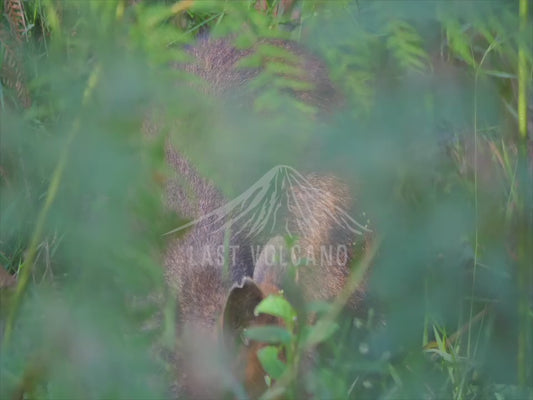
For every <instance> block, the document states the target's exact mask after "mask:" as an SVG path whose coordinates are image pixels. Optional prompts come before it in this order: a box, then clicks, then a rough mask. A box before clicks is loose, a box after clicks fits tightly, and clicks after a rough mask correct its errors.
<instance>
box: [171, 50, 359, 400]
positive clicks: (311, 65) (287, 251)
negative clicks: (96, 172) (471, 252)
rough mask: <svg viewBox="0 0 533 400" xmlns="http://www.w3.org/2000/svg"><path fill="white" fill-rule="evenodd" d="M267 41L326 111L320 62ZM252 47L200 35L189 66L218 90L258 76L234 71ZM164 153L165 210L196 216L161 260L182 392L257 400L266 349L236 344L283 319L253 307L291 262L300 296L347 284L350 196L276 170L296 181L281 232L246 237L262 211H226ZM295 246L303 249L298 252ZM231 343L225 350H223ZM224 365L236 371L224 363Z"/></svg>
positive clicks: (323, 294)
mask: <svg viewBox="0 0 533 400" xmlns="http://www.w3.org/2000/svg"><path fill="white" fill-rule="evenodd" d="M271 43H272V44H274V45H276V46H280V47H282V48H284V49H287V50H288V51H291V52H292V53H293V54H295V55H296V56H297V59H299V60H301V61H298V63H299V65H301V66H302V67H303V69H304V70H305V71H306V75H305V76H304V77H303V79H306V80H309V81H311V82H313V83H314V86H313V89H311V90H309V91H303V92H295V93H294V95H296V96H299V97H300V98H301V99H302V100H304V101H306V102H308V103H311V104H313V105H315V106H317V107H319V108H322V109H325V108H327V106H329V104H331V102H330V101H329V100H330V99H331V98H333V97H336V96H337V95H336V93H335V90H334V87H333V85H332V84H331V82H330V81H329V79H328V77H327V70H326V69H325V66H324V64H323V63H322V62H320V61H319V60H318V59H317V58H316V57H314V56H311V55H309V53H307V52H306V51H304V50H302V49H301V48H300V47H299V46H298V45H297V44H295V43H292V42H286V41H275V42H271ZM251 51H253V50H247V51H241V50H237V49H235V48H234V47H233V46H232V45H231V43H230V42H229V41H226V40H221V39H220V40H210V39H203V40H201V41H200V43H199V44H198V45H197V46H195V47H193V48H191V49H190V53H191V54H192V55H193V57H194V60H195V61H194V62H193V63H192V64H190V65H188V66H187V67H186V69H187V70H188V71H191V72H194V73H195V74H197V75H198V76H200V77H201V78H203V79H205V80H206V82H207V83H208V87H209V88H210V90H211V91H212V93H213V94H215V95H216V94H220V93H223V92H224V91H227V90H231V89H232V88H236V87H239V86H241V85H243V84H245V83H246V82H247V81H248V80H250V79H252V78H253V77H254V76H255V75H257V74H258V70H256V69H253V70H248V71H247V70H242V69H237V68H236V63H237V62H238V61H239V60H240V59H242V58H243V57H244V56H246V55H248V54H250V52H251ZM326 104H327V106H326ZM167 159H168V161H169V163H170V164H171V166H172V167H173V168H174V169H175V171H176V172H177V178H176V179H174V180H172V181H171V182H169V184H168V195H167V197H168V202H169V206H170V208H171V209H173V210H174V211H176V212H177V213H178V214H179V215H181V216H184V217H186V218H188V219H190V220H194V223H192V224H190V226H189V227H188V229H185V230H184V233H183V234H182V235H179V237H176V238H174V239H173V240H172V242H171V244H170V245H169V247H168V251H167V254H166V261H165V264H166V279H167V282H168V284H169V286H170V287H171V288H172V289H173V290H174V291H175V293H176V296H177V299H178V309H179V317H178V335H179V336H178V341H179V344H180V345H179V350H178V355H177V358H178V359H177V362H176V364H177V369H178V370H179V372H178V375H179V384H178V387H177V388H176V390H177V391H178V393H182V394H185V395H186V396H189V397H193V398H216V397H219V396H221V395H222V394H223V393H224V392H228V391H230V392H233V393H234V394H238V391H239V388H242V387H244V390H245V391H246V393H247V395H248V396H250V397H252V398H255V397H258V396H259V395H260V394H261V393H262V392H263V391H264V390H265V389H266V383H265V372H264V371H263V369H262V368H261V365H260V363H259V360H258V358H257V355H256V351H257V350H258V349H259V348H260V347H261V346H262V345H261V344H260V343H247V344H246V345H244V346H243V347H241V348H240V349H235V348H233V347H232V346H231V343H235V342H236V341H237V342H238V341H239V340H238V339H239V338H240V337H242V336H241V335H242V332H243V329H245V328H247V327H250V326H254V325H265V324H273V323H274V324H276V323H279V322H278V321H277V320H276V318H274V317H270V316H267V315H263V314H262V315H259V316H256V315H255V314H254V309H255V307H256V306H257V305H258V304H259V303H260V302H261V300H262V299H263V298H265V297H266V296H268V295H269V294H274V293H278V292H279V290H280V289H285V288H286V287H285V282H286V276H287V274H286V272H287V270H288V266H289V265H293V264H302V265H301V266H300V267H298V272H297V276H296V279H295V281H296V284H297V286H299V287H300V288H301V292H302V297H303V299H304V300H331V299H333V298H334V297H335V296H336V295H337V294H338V293H339V292H340V290H341V289H342V288H343V286H344V283H345V281H346V278H347V277H348V274H349V272H350V264H351V260H352V256H353V252H354V248H355V247H354V245H355V242H357V241H359V242H361V241H362V240H364V237H363V235H362V232H363V231H365V228H364V227H361V226H359V225H357V224H356V223H355V221H353V220H351V219H350V218H349V216H348V215H347V214H346V213H345V211H344V210H348V209H349V208H350V196H349V190H348V188H347V187H346V186H345V185H344V184H343V183H341V182H340V181H338V180H337V179H335V178H333V177H321V176H317V175H308V176H306V177H303V176H302V175H299V174H298V173H297V172H296V171H294V170H292V169H291V168H289V167H283V168H281V167H280V168H281V169H280V170H277V171H276V174H277V175H276V179H272V180H273V181H276V182H278V178H279V176H285V175H283V174H293V175H294V176H293V178H294V179H296V183H297V184H291V185H285V186H283V187H284V188H285V192H286V193H285V197H283V198H284V199H287V201H286V212H285V214H284V215H283V216H284V217H285V220H286V223H283V224H281V225H280V226H282V227H283V228H284V229H280V230H279V231H276V232H268V233H267V234H265V233H264V232H262V233H260V234H257V235H254V234H250V232H251V230H252V231H253V229H251V228H250V227H253V226H260V225H261V224H260V223H259V224H257V223H256V222H261V221H255V220H253V218H257V215H258V214H254V215H255V217H250V215H248V214H244V215H243V214H242V213H240V211H239V210H242V208H239V207H233V208H232V207H229V204H232V203H226V202H225V200H224V197H223V196H222V194H221V193H220V192H219V191H218V190H217V189H216V187H215V186H214V185H213V184H212V183H211V182H209V181H208V180H206V179H204V178H203V177H201V176H200V175H199V173H198V172H197V171H196V170H195V169H194V168H193V167H192V166H191V165H190V163H189V162H188V161H187V159H186V158H185V157H184V156H183V155H182V154H181V153H180V152H179V151H177V150H176V149H174V148H171V147H168V148H167ZM293 182H295V181H294V180H293ZM264 197H267V196H264ZM269 199H270V200H271V199H272V198H271V197H269ZM253 200H255V199H252V201H251V202H250V203H253ZM275 201H280V198H279V197H278V198H276V200H275ZM275 205H276V204H274V206H275ZM263 206H264V204H263ZM268 206H272V204H267V207H264V208H263V209H272V208H269V207H268ZM274 208H275V209H276V210H277V209H278V208H279V207H274ZM236 209H237V211H236ZM239 213H240V214H239ZM254 232H255V231H254ZM287 234H290V235H292V236H293V237H295V238H296V241H295V243H296V246H294V247H291V246H288V245H287V244H286V240H285V238H284V236H286V235H287ZM269 235H270V236H269ZM296 247H298V248H299V251H300V253H296V252H294V251H293V250H294V249H295V248H296ZM339 248H340V249H341V250H339ZM254 249H255V251H254ZM324 249H325V250H324ZM324 251H325V252H326V254H325V255H324V253H323V252H324ZM339 253H340V255H339ZM276 254H277V256H278V258H276ZM279 257H281V258H284V259H285V261H284V262H281V261H280V260H279ZM339 257H340V258H339ZM355 297H357V296H355ZM355 297H354V298H355ZM354 304H355V301H354V302H353V303H352V305H354ZM227 347H229V348H230V349H229V351H222V350H224V349H225V348H226V350H228V349H227ZM228 353H231V354H232V355H231V356H229V355H228ZM217 362H218V363H217ZM228 363H229V364H228ZM227 365H230V366H231V368H227V367H226V368H224V367H221V366H227ZM241 390H242V389H241Z"/></svg>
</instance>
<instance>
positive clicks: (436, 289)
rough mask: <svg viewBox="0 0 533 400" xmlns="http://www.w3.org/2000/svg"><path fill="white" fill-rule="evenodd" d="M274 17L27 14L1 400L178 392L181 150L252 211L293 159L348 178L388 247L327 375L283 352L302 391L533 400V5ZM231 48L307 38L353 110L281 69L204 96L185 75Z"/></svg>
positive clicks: (60, 8) (191, 10)
mask: <svg viewBox="0 0 533 400" xmlns="http://www.w3.org/2000/svg"><path fill="white" fill-rule="evenodd" d="M254 3H255V2H254V1H206V0H201V1H200V0H198V1H188V0H182V1H179V2H171V1H164V0H161V1H124V0H107V1H100V0H94V1H93V0H85V1H82V2H73V1H61V0H32V1H9V0H5V2H4V5H3V8H0V9H1V10H2V20H1V25H0V78H1V84H0V118H1V119H0V134H1V142H0V156H1V158H0V190H1V195H0V196H1V197H0V216H1V220H0V263H1V265H0V268H3V269H4V270H6V271H8V272H9V273H10V274H16V275H17V284H16V285H15V286H14V287H11V288H7V289H3V288H0V291H1V293H0V301H1V310H0V332H1V337H2V348H1V354H0V397H1V398H33V397H38V398H51V399H54V398H160V397H166V396H168V393H169V392H168V388H169V386H170V384H171V382H172V381H173V379H174V377H173V376H172V374H173V371H174V367H173V366H170V365H169V363H168V360H166V359H165V357H162V356H161V351H158V350H156V349H162V348H164V349H172V348H173V346H175V340H174V337H175V335H174V316H173V314H174V313H173V310H174V307H175V305H174V303H173V300H172V297H171V296H166V291H167V289H166V287H165V284H164V279H163V269H162V267H161V265H162V258H163V251H164V246H165V240H166V237H164V236H163V234H164V233H165V232H168V231H169V230H171V229H172V228H174V227H175V226H176V224H177V223H178V221H179V216H173V215H170V213H169V212H168V211H166V210H165V200H164V194H163V192H164V190H163V189H164V180H165V178H166V177H167V176H169V175H170V174H171V173H172V172H171V171H169V168H168V167H167V166H166V164H165V159H164V145H165V141H167V140H171V141H172V143H174V145H175V146H177V147H178V148H180V149H181V150H182V151H183V152H184V153H186V154H187V155H188V157H189V158H190V159H191V160H192V161H193V162H194V164H195V165H197V166H198V168H199V170H200V171H201V172H202V174H204V175H205V176H208V177H210V178H211V179H213V180H214V181H215V182H216V183H217V185H218V186H219V187H220V188H221V189H222V190H223V191H224V193H225V194H226V195H227V196H228V197H230V198H232V197H234V196H235V195H238V194H239V193H241V192H243V191H244V190H245V189H246V188H248V187H249V186H250V185H251V184H253V183H254V182H255V180H256V179H257V178H259V177H260V176H262V174H263V173H264V172H266V171H267V170H269V169H270V168H272V167H273V166H275V165H278V164H287V165H291V166H293V167H294V168H296V169H298V170H301V171H317V172H322V173H333V174H335V175H338V176H339V177H341V178H342V179H343V180H344V181H346V182H348V183H349V185H350V187H351V188H352V191H353V194H354V197H355V199H356V209H354V210H352V211H353V213H354V214H353V215H358V216H360V215H363V214H362V210H364V216H365V218H369V220H370V226H371V227H372V229H373V231H374V232H375V233H376V237H378V238H379V241H377V243H379V245H378V247H377V248H376V252H375V256H374V257H373V259H372V260H370V262H371V265H372V266H371V273H370V275H369V278H368V299H367V301H366V304H367V306H366V308H367V310H366V311H367V312H364V313H362V314H364V315H362V316H358V317H357V318H353V317H352V316H350V315H345V316H344V315H342V314H341V315H342V316H340V317H338V315H336V314H338V313H336V314H335V315H334V317H335V318H333V319H334V321H332V320H331V318H329V319H328V318H326V319H325V321H326V320H327V321H328V322H327V324H325V325H323V326H322V330H320V329H315V331H316V332H318V333H316V334H315V335H316V336H315V338H314V339H312V340H314V342H313V345H314V344H316V343H321V345H320V347H319V349H318V352H317V354H316V367H315V368H312V369H309V370H307V371H302V372H301V375H302V379H297V378H296V376H297V375H299V374H296V373H294V374H288V375H287V376H288V378H287V379H285V380H283V378H282V377H281V374H282V372H283V371H285V370H284V369H283V368H284V367H283V366H279V365H278V364H276V361H273V360H276V357H275V356H272V355H273V354H274V355H276V354H277V353H276V351H277V348H276V347H274V346H271V347H267V348H265V349H267V350H265V349H263V354H262V358H263V359H264V360H265V364H268V363H269V362H270V367H271V370H270V371H269V370H268V368H267V371H268V372H271V375H272V377H273V378H276V377H278V376H276V375H280V377H281V381H283V383H284V385H286V386H285V387H284V389H286V390H287V391H286V392H285V394H287V395H289V396H296V395H295V393H296V390H297V389H296V387H297V388H302V387H304V389H305V391H306V392H308V393H310V394H311V395H312V396H314V398H369V399H373V398H391V399H400V398H401V399H403V398H428V399H437V398H454V399H474V398H494V399H501V398H532V397H533V388H532V387H531V382H533V328H532V326H533V263H532V260H533V192H532V191H533V181H532V173H533V161H532V150H531V147H532V145H531V140H532V139H531V135H532V132H531V130H532V126H533V121H532V115H533V110H532V108H531V106H530V107H529V120H528V119H527V112H526V111H527V110H528V107H527V105H528V102H529V104H531V103H533V95H532V93H533V85H531V81H532V76H533V75H532V65H533V46H532V41H531V38H532V37H533V32H532V31H531V29H532V24H531V21H533V17H532V16H531V12H532V10H531V9H530V10H529V14H528V11H527V10H526V11H525V12H524V11H523V10H522V11H523V12H522V15H521V16H520V10H519V6H518V3H517V2H509V1H501V2H498V1H491V2H489V1H487V2H479V1H477V2H476V1H473V2H468V1H464V2H454V1H444V0H443V1H439V2H412V1H411V2H407V1H406V2H403V1H394V2H374V1H368V2H367V1H361V0H359V1H357V0H342V1H340V0H339V1H330V2H323V1H315V0H305V1H302V2H299V3H297V5H296V10H297V13H293V15H292V17H291V16H287V15H281V13H277V12H276V7H277V2H276V1H273V2H270V3H272V4H270V5H269V8H268V9H267V10H265V11H264V12H259V11H257V10H256V9H255V7H254ZM524 3H527V1H526V2H524ZM296 14H299V15H296ZM528 21H529V22H528ZM207 32H209V34H210V35H212V36H214V37H229V38H230V39H229V40H232V41H234V43H235V44H236V46H238V47H239V48H247V47H249V46H251V45H252V44H253V43H256V42H257V41H258V40H259V39H261V38H290V39H293V40H296V41H298V42H301V43H302V45H304V46H306V47H307V48H309V49H310V50H311V51H312V52H314V53H316V54H317V55H319V56H321V57H322V58H323V59H324V60H325V62H326V64H327V66H328V67H329V69H330V76H331V78H332V80H333V82H334V83H335V85H336V86H337V87H339V88H340V89H341V91H342V97H343V100H342V102H341V104H339V105H338V106H337V107H336V108H335V110H334V111H332V112H331V113H329V114H328V115H326V116H324V115H322V114H321V113H320V112H319V111H317V110H316V109H315V108H314V107H313V106H312V105H309V104H306V103H305V102H302V101H299V100H297V99H295V98H294V97H293V96H290V95H287V93H288V92H290V91H291V90H298V89H299V88H300V87H299V86H298V85H301V84H302V82H300V81H298V80H297V79H292V78H288V77H287V76H288V75H289V76H290V73H291V71H288V70H287V66H286V65H283V63H279V62H278V63H275V62H272V63H270V64H269V67H267V68H265V69H264V71H263V72H262V73H261V74H260V75H259V76H258V77H256V78H255V79H254V80H253V81H252V82H251V86H252V90H253V92H254V93H255V94H256V95H255V96H254V97H253V102H247V104H245V105H242V104H240V103H239V102H238V101H233V99H224V98H222V99H221V98H216V97H213V96H209V95H204V94H202V93H198V91H197V90H196V88H197V87H198V84H199V83H198V78H194V77H192V76H189V75H188V74H186V73H185V72H184V71H183V70H182V69H180V68H176V65H177V64H180V63H187V62H188V61H190V58H189V57H188V55H187V53H186V51H185V49H186V46H187V45H190V44H191V43H194V40H195V39H196V38H197V36H198V35H205V34H207ZM262 52H263V53H262ZM272 52H274V53H273V54H272ZM258 53H259V55H261V54H262V55H263V56H264V57H266V58H268V57H271V58H273V57H275V58H276V59H277V60H279V59H283V58H284V57H290V54H285V53H283V52H281V51H280V50H279V49H278V50H276V49H272V48H270V47H269V46H268V45H263V47H262V50H260V51H259V52H258ZM245 62H246V63H248V65H254V63H264V62H265V61H264V59H261V58H259V59H258V58H257V57H256V58H249V59H246V60H245ZM519 65H520V67H519ZM191 82H192V83H191ZM228 100H231V101H228ZM148 120H150V121H151V122H152V124H153V125H154V126H155V127H156V128H157V129H155V130H156V131H157V132H156V133H154V134H152V135H148V134H146V133H143V132H144V131H146V129H143V125H144V126H146V123H147V121H148ZM519 121H525V122H521V123H520V122H519ZM528 121H529V128H528V124H527V122H528ZM527 129H529V133H528V132H527ZM528 135H529V136H528ZM362 262H364V260H363V261H362ZM354 269H355V266H354ZM0 277H1V275H0ZM0 283H1V281H0ZM289 307H290V305H289ZM266 308H267V310H268V305H267V306H266ZM274 308H275V307H274ZM292 311H293V310H292ZM292 311H291V312H292ZM337 311H339V310H337ZM323 312H325V313H326V316H327V313H328V310H327V309H326V310H325V311H323ZM332 327H334V328H332ZM324 331H326V332H324ZM290 333H291V335H292V334H293V333H294V332H290ZM252 334H253V333H252ZM256 334H261V332H259V333H257V332H256ZM262 334H265V333H264V332H263V333H262ZM267 336H268V335H267ZM291 337H292V336H291ZM292 338H293V339H289V340H288V341H287V343H288V344H287V343H285V345H286V346H288V347H287V349H290V348H292V347H290V346H291V344H292V343H293V342H291V340H295V339H294V337H292ZM308 340H311V339H309V338H308ZM315 342H316V343H315ZM292 349H293V350H294V348H292ZM293 350H291V351H293ZM294 351H296V350H294ZM269 352H270V354H269ZM289 354H290V355H291V357H289V360H288V361H289V364H290V362H293V361H294V359H296V358H298V357H297V355H295V354H293V353H291V352H289ZM269 360H270V361H269ZM178 368H179V367H178ZM295 369H296V367H295ZM287 370H290V365H289V368H288V369H287ZM285 372H286V371H285ZM292 372H295V371H292ZM296 397H297V396H296Z"/></svg>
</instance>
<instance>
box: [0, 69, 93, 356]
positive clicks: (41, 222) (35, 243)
mask: <svg viewBox="0 0 533 400" xmlns="http://www.w3.org/2000/svg"><path fill="white" fill-rule="evenodd" d="M99 75H100V66H99V65H97V66H96V67H95V68H94V69H93V71H92V73H91V75H90V77H89V80H88V82H87V87H86V88H85V91H84V93H83V100H82V105H83V106H84V105H86V104H87V102H88V100H89V99H90V97H91V94H92V92H93V90H94V88H95V86H96V84H97V82H98V78H99ZM80 119H81V118H80V116H79V115H78V117H77V118H76V119H75V120H74V122H73V124H72V129H71V131H70V132H69V134H68V136H67V139H66V143H65V147H63V150H62V151H61V154H60V156H59V160H58V162H57V164H56V167H55V169H54V172H53V174H52V180H51V181H50V185H49V187H48V191H47V193H46V199H45V202H44V206H43V207H42V208H41V211H40V212H39V216H38V217H37V223H36V225H35V229H34V231H33V234H32V237H31V241H30V245H29V247H28V250H27V251H26V257H25V260H24V262H23V263H22V265H21V266H20V269H19V279H18V283H17V288H16V290H15V293H14V295H13V300H12V303H11V307H10V310H9V314H8V316H7V321H6V327H5V331H4V337H3V338H2V352H3V351H5V349H6V348H7V346H8V345H9V341H10V339H11V334H12V332H13V325H14V323H15V319H16V315H17V311H18V309H19V307H20V303H21V300H22V297H23V295H24V292H25V291H26V288H27V286H28V282H29V280H30V276H31V272H32V269H33V265H34V263H35V257H36V255H37V249H38V247H39V243H40V242H41V240H42V236H43V231H44V226H45V222H46V218H47V216H48V212H49V211H50V207H51V206H52V204H53V203H54V200H55V199H56V197H57V193H58V190H59V185H60V184H61V179H62V177H63V172H64V171H65V167H66V165H67V161H68V155H69V149H70V144H71V143H72V141H73V140H74V138H75V137H76V135H77V133H78V132H79V129H80Z"/></svg>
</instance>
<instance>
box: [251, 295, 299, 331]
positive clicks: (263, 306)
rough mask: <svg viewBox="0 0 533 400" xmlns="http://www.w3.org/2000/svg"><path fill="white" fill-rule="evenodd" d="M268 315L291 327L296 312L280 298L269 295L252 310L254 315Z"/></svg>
mask: <svg viewBox="0 0 533 400" xmlns="http://www.w3.org/2000/svg"><path fill="white" fill-rule="evenodd" d="M261 313H262V314H269V315H273V316H275V317H279V318H281V319H283V321H284V322H285V324H286V325H287V326H289V327H290V326H292V325H293V323H294V320H295V319H296V310H295V309H294V308H293V307H292V306H291V304H290V303H289V302H288V301H287V300H285V299H284V298H283V297H281V296H275V295H270V296H268V297H267V298H266V299H263V301H261V303H259V304H258V305H257V307H256V308H255V310H254V314H255V315H259V314H261Z"/></svg>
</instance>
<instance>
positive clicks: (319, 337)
mask: <svg viewBox="0 0 533 400" xmlns="http://www.w3.org/2000/svg"><path fill="white" fill-rule="evenodd" d="M337 329H339V325H338V324H337V323H336V322H332V321H327V320H319V321H317V323H316V324H315V325H313V326H311V327H310V329H309V331H308V332H307V335H306V338H305V340H304V343H305V345H306V346H314V345H316V344H318V343H322V342H324V341H325V340H327V339H328V338H329V337H330V336H331V335H333V334H334V333H335V332H336V331H337Z"/></svg>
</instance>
